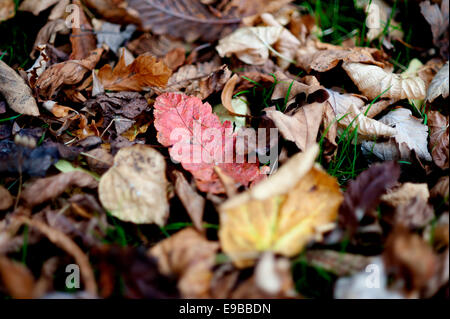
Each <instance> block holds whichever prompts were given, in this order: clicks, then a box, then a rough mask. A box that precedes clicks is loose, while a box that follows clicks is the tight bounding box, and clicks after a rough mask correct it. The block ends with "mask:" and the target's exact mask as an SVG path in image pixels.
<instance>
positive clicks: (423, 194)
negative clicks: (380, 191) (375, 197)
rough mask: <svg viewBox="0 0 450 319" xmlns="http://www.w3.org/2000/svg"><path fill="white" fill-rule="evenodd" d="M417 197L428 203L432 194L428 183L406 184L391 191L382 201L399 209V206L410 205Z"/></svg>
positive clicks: (382, 197) (383, 196)
mask: <svg viewBox="0 0 450 319" xmlns="http://www.w3.org/2000/svg"><path fill="white" fill-rule="evenodd" d="M415 197H418V198H420V199H422V200H424V201H425V202H427V201H428V198H429V197H430V192H429V191H428V185H427V184H426V183H424V184H413V183H404V184H403V185H401V186H400V187H398V188H395V189H391V190H389V191H388V192H387V193H386V194H384V195H382V196H381V200H382V201H383V202H385V203H387V204H389V205H391V206H393V207H397V206H399V205H405V204H408V203H409V202H410V201H411V200H412V199H413V198H415Z"/></svg>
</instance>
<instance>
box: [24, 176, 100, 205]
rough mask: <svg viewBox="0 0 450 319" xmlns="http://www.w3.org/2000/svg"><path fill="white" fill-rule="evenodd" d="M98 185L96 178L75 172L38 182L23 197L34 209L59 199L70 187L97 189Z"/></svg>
mask: <svg viewBox="0 0 450 319" xmlns="http://www.w3.org/2000/svg"><path fill="white" fill-rule="evenodd" d="M97 185H98V183H97V181H96V180H95V178H94V177H92V176H91V175H89V174H87V173H84V172H80V171H73V172H67V173H60V174H58V175H55V176H52V177H45V178H40V179H38V180H36V181H35V182H33V183H32V184H31V185H29V186H27V187H26V188H25V190H24V191H23V192H22V195H21V197H22V198H23V199H24V200H25V201H26V203H27V205H28V206H30V207H33V206H36V205H39V204H41V203H43V202H45V201H48V200H50V199H53V198H56V197H58V196H59V195H61V194H62V193H63V192H64V191H65V190H66V189H67V188H68V187H71V186H76V187H87V188H96V187H97Z"/></svg>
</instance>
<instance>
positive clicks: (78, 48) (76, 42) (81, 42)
mask: <svg viewBox="0 0 450 319" xmlns="http://www.w3.org/2000/svg"><path fill="white" fill-rule="evenodd" d="M72 2H73V4H74V5H76V6H78V8H79V9H78V10H79V11H78V19H79V20H78V23H77V24H74V26H73V27H72V34H71V37H70V43H71V44H72V53H71V54H70V59H71V60H82V59H86V58H87V57H88V56H89V54H90V52H91V51H93V50H95V48H96V47H97V46H96V44H97V43H96V40H95V35H94V33H93V29H92V25H91V24H90V23H89V20H88V19H87V18H86V15H85V13H84V10H83V9H82V7H81V3H80V1H79V0H74V1H72Z"/></svg>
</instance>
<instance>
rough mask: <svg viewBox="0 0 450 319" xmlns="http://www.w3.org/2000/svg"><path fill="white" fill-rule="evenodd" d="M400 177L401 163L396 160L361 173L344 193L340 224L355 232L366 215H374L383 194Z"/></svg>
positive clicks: (375, 165) (374, 166)
mask: <svg viewBox="0 0 450 319" xmlns="http://www.w3.org/2000/svg"><path fill="white" fill-rule="evenodd" d="M399 177H400V165H399V164H397V163H395V162H384V163H382V164H374V165H372V166H371V167H370V168H369V169H367V170H365V171H364V172H362V173H361V174H359V175H358V177H357V178H356V179H355V180H352V181H351V182H350V183H349V185H348V187H347V190H346V191H345V193H344V202H343V203H342V205H341V207H340V209H339V224H340V226H341V227H343V228H344V229H347V230H348V231H349V232H350V235H351V234H353V233H354V232H355V231H356V228H357V227H358V225H359V222H360V221H361V220H362V219H363V218H364V217H365V216H366V215H369V216H370V215H373V212H374V210H375V208H376V207H377V205H378V203H379V202H380V199H381V196H382V195H383V194H385V193H386V192H387V191H388V189H389V188H391V187H392V186H394V185H395V183H396V182H397V180H398V178H399Z"/></svg>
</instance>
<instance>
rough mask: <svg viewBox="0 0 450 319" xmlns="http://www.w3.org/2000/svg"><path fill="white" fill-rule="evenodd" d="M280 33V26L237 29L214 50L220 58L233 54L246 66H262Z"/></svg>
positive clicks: (221, 40) (220, 41)
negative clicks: (270, 47)
mask: <svg viewBox="0 0 450 319" xmlns="http://www.w3.org/2000/svg"><path fill="white" fill-rule="evenodd" d="M282 32H283V27H280V26H278V27H250V28H239V29H237V30H236V31H234V32H233V33H232V34H230V35H228V36H226V37H225V38H223V39H220V40H219V44H218V45H217V46H216V50H217V52H219V55H220V56H221V57H230V56H231V55H233V54H235V55H236V56H237V58H238V59H239V60H241V61H242V62H245V63H247V64H254V65H259V64H264V62H266V61H267V60H268V59H269V46H272V45H273V44H274V43H275V42H277V41H278V39H279V38H280V36H281V34H282Z"/></svg>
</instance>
